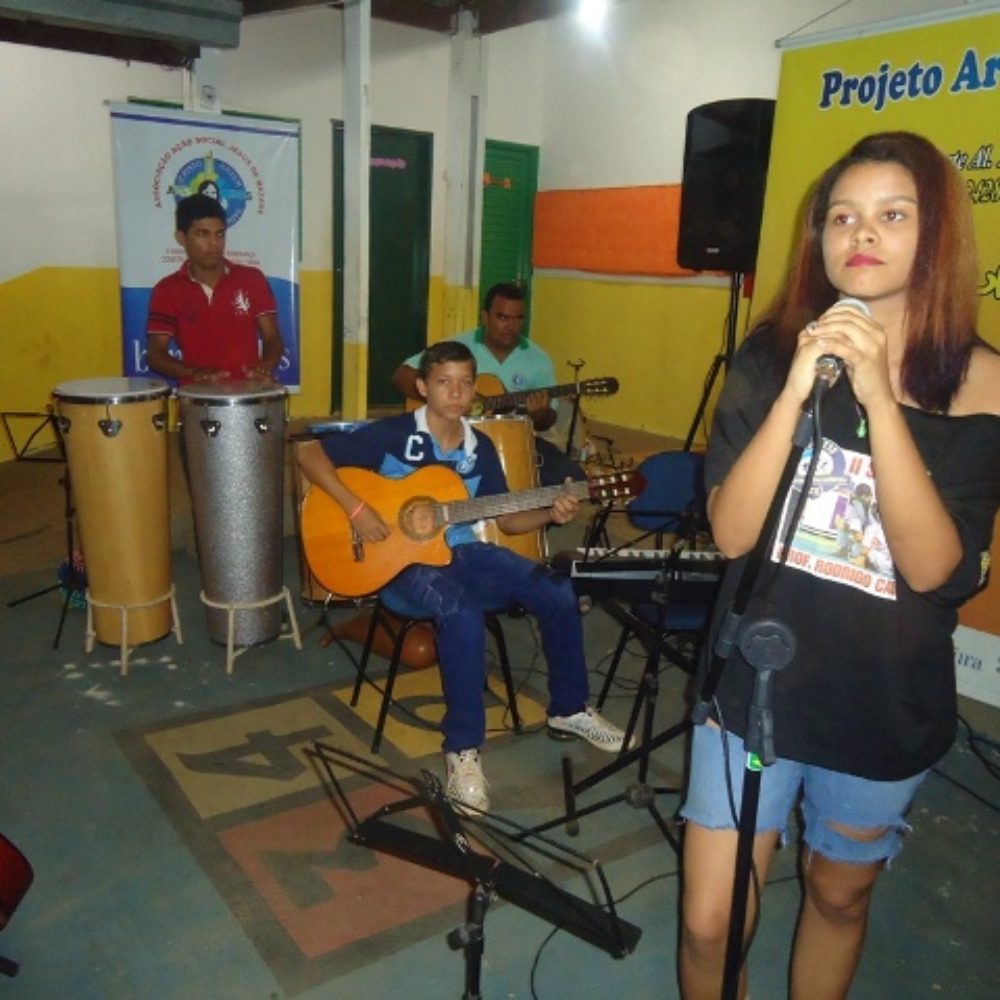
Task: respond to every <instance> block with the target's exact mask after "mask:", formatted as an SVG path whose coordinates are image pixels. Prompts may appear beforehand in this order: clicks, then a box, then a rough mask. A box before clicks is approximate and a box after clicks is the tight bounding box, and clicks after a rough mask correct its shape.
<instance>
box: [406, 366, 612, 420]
mask: <svg viewBox="0 0 1000 1000" xmlns="http://www.w3.org/2000/svg"><path fill="white" fill-rule="evenodd" d="M617 391H618V379H616V378H586V379H584V380H583V381H582V382H579V383H577V382H566V383H564V384H563V385H549V386H545V387H543V388H541V389H519V390H517V391H516V392H508V391H507V389H506V387H505V386H504V384H503V382H501V381H500V379H498V378H497V377H496V375H479V376H477V378H476V396H475V399H473V401H472V406H471V407H470V408H469V416H470V417H481V416H483V414H485V413H503V412H505V411H508V410H513V409H515V408H516V407H518V406H520V405H521V404H522V403H525V402H527V399H528V397H529V396H530V395H531V394H532V393H533V392H547V393H548V394H549V398H550V399H556V398H558V397H560V396H613V395H614V394H615V393H616V392H617ZM418 406H423V400H420V399H408V400H407V401H406V408H407V410H415V409H417V407H418Z"/></svg>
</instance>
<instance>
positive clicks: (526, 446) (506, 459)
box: [469, 414, 546, 562]
mask: <svg viewBox="0 0 1000 1000" xmlns="http://www.w3.org/2000/svg"><path fill="white" fill-rule="evenodd" d="M469 423H470V424H472V426H473V427H474V428H475V429H476V430H477V431H482V432H483V433H484V434H485V435H486V436H487V437H488V438H489V439H490V440H491V441H492V442H493V444H494V446H495V447H496V450H497V455H498V456H499V457H500V464H501V466H503V471H504V475H505V476H506V477H507V489H508V490H510V491H511V492H512V493H515V492H517V491H518V490H533V489H535V488H536V487H537V486H538V485H539V484H538V462H537V459H536V458H535V432H534V429H533V427H532V424H531V420H530V419H529V418H528V417H522V416H519V415H515V414H510V415H505V416H499V417H476V418H474V419H472V420H470V421H469ZM476 533H477V535H478V536H479V538H480V540H481V541H484V542H493V544H494V545H502V546H503V547H504V548H508V549H510V550H511V551H512V552H517V553H518V554H519V555H522V556H524V557H525V558H527V559H531V560H534V561H535V562H540V561H542V560H543V559H544V558H545V554H546V549H545V532H544V531H543V530H542V529H541V528H539V530H538V531H530V532H528V533H527V534H524V535H506V534H504V532H502V531H501V530H500V529H499V528H498V527H497V523H496V521H495V520H493V519H492V518H490V519H489V520H488V521H484V522H482V524H481V525H480V526H479V527H478V528H477V531H476Z"/></svg>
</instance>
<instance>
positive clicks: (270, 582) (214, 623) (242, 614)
mask: <svg viewBox="0 0 1000 1000" xmlns="http://www.w3.org/2000/svg"><path fill="white" fill-rule="evenodd" d="M177 395H178V398H179V400H180V410H181V413H180V416H181V431H182V433H183V435H184V446H185V449H186V451H187V463H188V479H189V483H190V487H191V506H192V511H193V514H194V525H195V533H196V536H197V543H198V562H199V566H200V568H201V583H202V603H203V604H205V605H206V608H207V611H206V613H207V616H208V631H209V636H210V637H211V638H212V639H213V640H215V641H216V642H220V643H224V644H226V645H227V646H230V647H231V646H254V645H258V644H260V643H264V642H268V641H269V640H271V639H274V638H276V637H277V636H278V633H279V632H280V631H281V615H282V607H281V599H282V598H283V596H284V594H285V587H284V571H283V567H282V528H283V525H282V520H283V519H282V513H283V499H284V471H285V470H284V448H285V423H286V419H285V400H286V397H287V395H288V391H287V390H286V389H285V387H284V386H281V385H276V384H275V383H273V382H269V381H257V380H252V381H221V382H198V383H192V384H189V385H184V386H181V388H180V389H179V390H178V392H177ZM230 666H231V664H230Z"/></svg>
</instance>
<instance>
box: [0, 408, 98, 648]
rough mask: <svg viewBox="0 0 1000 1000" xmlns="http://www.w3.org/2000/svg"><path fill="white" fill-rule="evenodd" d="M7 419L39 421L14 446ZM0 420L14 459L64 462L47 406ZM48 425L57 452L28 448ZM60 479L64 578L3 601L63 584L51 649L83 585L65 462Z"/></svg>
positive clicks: (37, 594) (15, 602)
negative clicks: (64, 528) (21, 440)
mask: <svg viewBox="0 0 1000 1000" xmlns="http://www.w3.org/2000/svg"><path fill="white" fill-rule="evenodd" d="M11 418H14V419H28V420H38V421H39V423H38V424H37V426H36V427H35V428H34V430H33V431H31V433H30V434H29V435H28V437H27V438H26V440H25V441H24V443H23V444H21V445H18V443H17V441H16V439H15V437H14V432H13V430H12V428H11V425H10V420H11ZM0 420H2V421H3V428H4V432H5V433H6V435H7V440H8V441H9V443H10V447H11V451H13V453H14V458H15V460H16V461H18V462H46V463H58V462H62V463H63V464H66V445H65V442H64V441H63V436H62V428H61V427H60V425H59V419H58V418H57V417H56V415H55V413H54V412H53V411H52V408H51V407H49V409H48V410H47V411H46V412H45V413H38V412H31V411H14V410H11V411H7V412H5V413H0ZM50 425H51V427H52V430H53V432H54V435H55V444H56V450H57V452H58V454H57V455H51V454H47V452H48V451H50V450H51V449H44V450H42V449H33V448H32V445H33V443H34V441H35V439H36V438H37V437H38V435H39V434H41V433H42V431H44V430H45V428H46V427H48V426H50ZM60 482H61V483H62V487H63V517H64V519H65V522H66V566H67V568H68V579H67V580H66V581H65V584H64V583H63V581H59V582H57V583H53V584H51V585H50V586H48V587H42V588H41V589H40V590H35V591H32V592H31V593H30V594H25V595H24V596H22V597H18V598H16V599H15V600H13V601H8V602H7V607H8V608H16V607H17V606H18V605H20V604H25V603H26V602H27V601H32V600H34V599H35V598H36V597H42V596H43V595H44V594H51V593H52V591H54V590H58V589H59V588H60V587H62V586H65V588H66V596H65V599H64V600H63V606H62V611H61V613H60V615H59V625H58V627H57V628H56V634H55V639H54V640H53V642H52V648H53V649H58V648H59V642H60V640H61V639H62V630H63V627H64V625H65V624H66V613H67V611H68V610H69V603H70V600H71V599H72V596H73V594H74V592H78V593H82V592H83V590H84V588H85V586H86V585H85V582H84V580H83V579H82V578H81V577H80V576H79V575H78V572H77V569H76V564H75V561H74V555H75V552H76V538H75V531H74V528H73V521H74V519H75V518H76V510H75V508H74V506H73V492H72V488H71V485H70V477H69V465H66V469H65V471H64V473H63V475H62V478H61V479H60Z"/></svg>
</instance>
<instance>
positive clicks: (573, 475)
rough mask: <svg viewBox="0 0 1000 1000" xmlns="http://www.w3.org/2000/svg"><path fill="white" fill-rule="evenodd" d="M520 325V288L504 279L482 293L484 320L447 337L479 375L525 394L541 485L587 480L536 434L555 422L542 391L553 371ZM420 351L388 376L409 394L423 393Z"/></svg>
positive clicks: (413, 396) (552, 379)
mask: <svg viewBox="0 0 1000 1000" xmlns="http://www.w3.org/2000/svg"><path fill="white" fill-rule="evenodd" d="M523 328H524V289H523V288H521V287H520V286H518V285H515V284H512V283H508V282H504V283H501V284H497V285H494V286H493V287H492V288H490V290H489V291H488V292H487V293H486V298H485V299H484V301H483V312H482V325H481V326H479V327H477V328H476V329H475V330H469V331H468V332H467V333H463V334H460V335H459V336H457V337H452V338H451V339H452V340H456V341H458V342H459V343H461V344H465V345H466V346H467V347H468V348H469V349H470V350H471V351H472V354H473V356H474V357H475V359H476V366H477V372H478V374H479V375H494V376H496V378H498V379H499V380H500V381H501V382H502V383H503V385H504V388H505V389H506V390H507V391H508V392H528V393H529V395H528V396H527V398H526V400H525V411H526V413H527V416H528V417H530V418H531V423H532V425H533V427H534V429H535V450H536V452H537V454H538V460H539V481H540V483H541V485H542V486H554V485H556V484H558V483H563V482H565V481H566V479H567V478H569V479H575V480H582V479H585V478H586V476H585V475H584V472H583V470H582V469H581V468H580V466H578V465H577V464H576V463H575V462H571V461H570V460H569V459H568V458H567V457H566V455H565V454H564V453H563V452H562V450H561V449H559V448H558V447H557V446H556V445H555V444H553V443H552V442H551V441H548V440H546V439H545V438H542V437H539V436H538V435H540V434H542V433H544V432H545V431H547V430H549V429H550V428H551V427H552V426H553V424H555V422H556V418H557V413H556V410H555V406H554V405H553V403H552V401H551V400H550V399H549V394H548V392H546V391H545V390H546V389H547V388H548V387H550V386H553V385H555V384H556V379H555V371H554V369H553V367H552V359H551V358H550V357H549V356H548V354H546V353H545V351H543V350H542V348H540V347H539V346H538V345H537V344H534V343H532V342H531V341H530V340H529V339H528V338H527V337H525V336H523V335H522V333H521V331H522V330H523ZM421 353H422V352H421ZM420 356H421V355H420V354H414V355H413V357H410V358H407V359H406V360H405V361H404V362H403V363H402V364H401V365H400V366H399V367H398V368H397V369H396V371H395V373H394V374H393V376H392V382H393V385H395V386H396V388H397V389H399V391H400V392H402V393H403V395H404V396H407V397H409V398H411V399H420V398H421V397H420V393H419V392H418V391H417V374H418V372H417V369H418V368H419V366H420ZM532 390H534V391H532Z"/></svg>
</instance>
